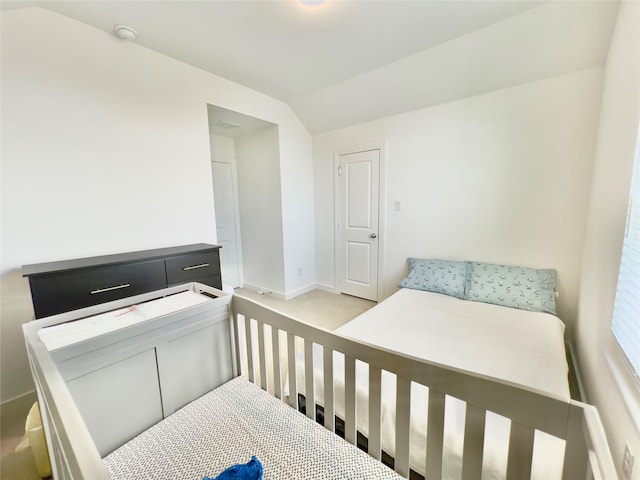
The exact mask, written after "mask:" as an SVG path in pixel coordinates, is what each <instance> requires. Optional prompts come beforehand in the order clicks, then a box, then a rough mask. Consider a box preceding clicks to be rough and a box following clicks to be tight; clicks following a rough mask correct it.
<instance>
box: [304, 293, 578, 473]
mask: <svg viewBox="0 0 640 480" xmlns="http://www.w3.org/2000/svg"><path fill="white" fill-rule="evenodd" d="M564 329H565V327H564V324H563V323H562V321H560V319H559V318H558V317H556V316H554V315H551V314H548V313H541V312H533V311H525V310H518V309H514V308H507V307H502V306H498V305H492V304H487V303H481V302H472V301H468V300H461V299H458V298H455V297H452V296H448V295H442V294H439V293H432V292H426V291H421V290H413V289H408V288H402V289H400V290H399V291H398V292H396V293H395V294H393V295H392V296H391V297H389V298H387V299H386V300H385V301H383V302H381V303H380V304H378V305H376V306H375V307H373V308H372V309H370V310H368V311H366V312H365V313H363V314H361V315H359V316H358V317H356V318H355V319H353V320H352V321H350V322H348V323H347V324H345V325H343V326H342V327H340V328H339V329H338V330H337V332H339V333H340V334H343V335H345V336H348V337H351V338H354V339H356V340H358V341H361V342H366V343H369V344H372V345H378V346H382V347H386V348H389V349H391V350H395V351H398V352H402V353H405V354H409V355H412V356H415V357H418V358H421V359H425V360H429V361H431V362H435V363H438V364H441V365H447V366H451V367H456V368H460V369H463V370H468V371H470V372H475V373H478V374H482V375H487V376H490V377H495V378H497V379H501V380H505V381H509V382H513V383H515V384H520V385H522V386H523V387H527V388H530V389H532V390H537V391H539V392H544V393H546V394H550V395H553V396H556V397H558V398H562V399H564V400H567V401H568V400H569V398H570V394H569V386H568V380H567V374H568V367H567V360H566V356H565V349H564ZM302 357H303V356H302V355H299V358H298V363H301V362H302V361H303V358H302ZM314 358H315V361H314V363H315V385H314V388H315V400H316V403H317V404H319V405H322V404H323V399H324V391H323V381H322V379H323V373H322V349H321V348H319V347H318V346H316V347H315V349H314ZM342 371H344V357H343V356H342V355H340V354H336V355H334V380H335V382H336V385H337V388H336V390H335V392H334V395H335V396H336V397H337V399H338V400H336V403H337V405H339V406H338V407H337V408H336V414H337V415H338V416H339V417H342V416H343V415H344V409H343V407H342V402H343V398H344V393H343V392H344V375H341V373H340V372H342ZM297 383H298V385H299V388H298V391H299V392H300V393H301V394H303V395H304V393H305V388H304V385H305V379H304V370H303V369H302V368H299V369H298V382H297ZM356 384H357V390H356V391H357V415H356V416H357V420H356V423H357V427H358V431H360V432H361V433H362V434H363V435H365V436H367V435H368V401H367V390H368V372H367V369H366V368H365V366H364V365H363V364H358V365H357V366H356ZM394 387H395V379H394V378H393V375H391V374H390V373H389V372H383V375H382V439H381V442H382V449H383V450H384V451H385V452H386V453H388V454H389V455H391V456H393V455H394V451H395V446H394V439H395V429H396V425H395V416H394V414H393V412H394V411H395V401H396V399H395V389H394ZM428 396H429V394H428V389H427V388H420V386H419V385H413V386H412V390H411V405H412V410H411V417H412V419H411V426H412V429H411V445H410V450H411V456H410V460H411V461H410V466H411V468H412V469H413V470H414V471H416V472H418V473H420V474H422V475H424V473H425V465H424V452H425V450H426V432H427V424H428ZM464 418H465V408H464V403H463V402H461V401H459V400H456V399H455V398H453V397H447V398H446V407H445V418H444V423H445V429H444V448H443V478H447V479H457V478H460V475H461V468H462V462H461V454H462V449H463V441H464ZM487 427H488V432H489V433H490V435H488V436H487V438H485V444H484V452H483V455H484V461H483V478H485V479H499V478H503V477H504V472H505V471H506V468H507V457H506V451H507V449H508V436H509V422H508V421H507V420H506V419H504V418H500V417H499V416H496V415H492V414H489V415H488V416H487ZM537 435H538V436H539V437H540V438H539V439H538V444H537V445H538V448H537V450H536V452H535V455H534V457H533V467H532V478H533V479H540V480H546V479H548V478H560V477H561V472H562V458H563V453H564V442H562V441H560V440H558V439H557V438H554V437H552V436H549V435H544V434H542V433H538V434H537Z"/></svg>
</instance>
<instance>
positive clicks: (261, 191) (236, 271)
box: [207, 105, 282, 289]
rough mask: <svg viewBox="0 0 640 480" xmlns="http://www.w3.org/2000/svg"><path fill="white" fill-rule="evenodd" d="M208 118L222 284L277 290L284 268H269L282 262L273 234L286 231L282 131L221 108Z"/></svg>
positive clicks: (213, 109)
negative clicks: (282, 196) (283, 204)
mask: <svg viewBox="0 0 640 480" xmlns="http://www.w3.org/2000/svg"><path fill="white" fill-rule="evenodd" d="M207 113H208V121H209V143H210V150H211V176H212V181H213V197H214V199H213V200H214V207H215V212H212V214H213V215H215V219H216V238H217V243H218V245H220V246H221V247H222V248H221V249H220V268H221V270H222V281H223V284H224V285H225V286H230V287H233V288H238V287H243V286H250V285H248V283H249V282H250V283H251V284H252V285H257V286H258V287H259V288H267V289H268V288H273V287H272V285H271V284H269V283H268V282H271V281H272V280H273V279H275V281H276V282H277V278H278V277H277V273H274V272H277V271H279V270H282V262H280V267H279V268H274V266H273V265H270V264H269V262H270V261H276V262H277V261H278V258H277V255H276V256H274V255H273V253H272V252H271V251H270V250H271V249H272V248H273V247H272V246H273V244H274V243H277V240H278V239H277V238H272V237H273V236H274V235H273V232H274V231H275V232H276V233H275V235H276V237H277V233H278V232H279V233H280V236H281V231H282V229H281V228H278V227H277V225H281V222H282V220H281V216H282V215H281V210H280V207H279V206H280V204H281V201H280V180H279V175H280V173H279V172H280V166H279V159H280V155H279V144H278V126H277V125H276V124H273V123H271V122H267V121H265V120H261V119H259V118H255V117H251V116H249V115H244V114H242V113H239V112H234V111H232V110H228V109H225V108H222V107H218V106H216V105H207ZM272 205H275V206H276V207H277V208H274V207H271V206H272ZM270 207H271V208H270ZM271 225H276V227H275V229H274V228H273V227H272V226H271ZM270 240H271V242H270ZM281 243H282V240H281V239H280V244H281ZM265 282H267V284H265ZM276 285H277V283H276Z"/></svg>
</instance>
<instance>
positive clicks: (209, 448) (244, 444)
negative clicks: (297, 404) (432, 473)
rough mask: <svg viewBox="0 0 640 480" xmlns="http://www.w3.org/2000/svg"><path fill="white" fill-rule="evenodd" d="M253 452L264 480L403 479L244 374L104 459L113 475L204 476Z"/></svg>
mask: <svg viewBox="0 0 640 480" xmlns="http://www.w3.org/2000/svg"><path fill="white" fill-rule="evenodd" d="M252 455H256V456H257V457H258V459H260V461H261V462H262V465H263V468H264V480H269V479H272V480H276V479H277V480H279V479H283V480H287V479H291V480H293V479H295V480H300V479H327V480H328V479H335V480H338V479H354V480H355V479H363V478H375V479H401V478H402V477H400V476H399V475H397V474H396V473H395V472H394V471H392V470H391V469H389V468H387V467H386V466H384V465H383V464H382V463H380V462H378V461H376V460H374V459H373V458H371V457H369V455H367V454H366V453H364V452H362V451H361V450H358V449H357V448H356V447H354V446H353V445H351V444H349V443H347V442H346V441H344V440H343V439H341V438H340V437H338V436H336V435H335V434H333V433H331V432H330V431H329V430H327V429H325V428H324V427H322V426H320V425H319V424H317V423H315V422H313V421H312V420H311V419H309V418H307V417H306V416H304V415H302V414H301V413H299V412H297V411H296V410H294V409H293V408H291V407H289V406H288V405H286V404H285V403H283V402H282V401H280V400H278V399H276V398H275V397H272V396H271V395H269V394H268V393H266V392H264V391H263V390H261V389H260V388H258V387H257V386H256V385H254V384H253V383H250V382H249V381H248V380H246V379H244V378H243V377H238V378H235V379H233V380H231V381H229V382H227V383H226V384H224V385H222V386H220V387H218V388H217V389H215V390H213V391H212V392H209V393H208V394H206V395H204V396H202V397H200V398H199V399H198V400H196V401H194V402H192V403H190V404H189V405H187V406H185V407H184V408H182V409H180V410H179V411H177V412H176V413H174V414H173V415H171V416H169V417H167V418H166V419H165V420H163V421H162V422H160V423H158V424H156V425H154V426H153V427H151V428H150V429H149V430H146V431H145V432H143V433H142V434H140V435H139V436H137V437H136V438H134V439H133V440H131V441H129V442H128V443H126V444H125V445H123V446H122V447H120V448H118V449H117V450H115V451H114V452H112V453H110V454H109V455H108V456H106V457H105V458H104V464H105V466H106V468H107V471H108V473H109V475H110V476H111V478H112V479H113V480H143V479H149V480H163V479H165V480H176V479H180V480H191V479H192V480H201V479H202V478H203V477H204V476H210V477H212V478H213V477H215V476H217V475H218V474H219V473H220V472H222V471H223V470H224V469H226V468H227V467H229V466H231V465H235V464H238V463H246V462H248V461H249V460H250V459H251V456H252Z"/></svg>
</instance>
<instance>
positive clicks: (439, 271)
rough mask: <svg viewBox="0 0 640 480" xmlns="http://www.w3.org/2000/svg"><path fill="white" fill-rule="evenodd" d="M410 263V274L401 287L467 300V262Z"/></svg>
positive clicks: (433, 260)
mask: <svg viewBox="0 0 640 480" xmlns="http://www.w3.org/2000/svg"><path fill="white" fill-rule="evenodd" d="M408 263H409V274H408V275H407V276H406V277H405V278H404V279H403V280H402V281H401V282H400V284H399V285H398V286H399V287H403V288H412V289H414V290H425V291H427V292H435V293H443V294H445V295H450V296H452V297H457V298H465V287H466V284H467V276H468V265H467V262H454V261H451V260H439V259H434V258H430V259H425V258H409V259H408Z"/></svg>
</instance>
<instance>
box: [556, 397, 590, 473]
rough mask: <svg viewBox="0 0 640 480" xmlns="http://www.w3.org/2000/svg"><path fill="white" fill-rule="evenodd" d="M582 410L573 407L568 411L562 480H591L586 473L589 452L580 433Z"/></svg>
mask: <svg viewBox="0 0 640 480" xmlns="http://www.w3.org/2000/svg"><path fill="white" fill-rule="evenodd" d="M583 421H584V420H583V413H582V409H578V408H575V407H574V406H573V405H572V406H571V408H570V409H569V422H568V423H567V444H566V447H565V449H564V467H563V470H562V478H563V480H571V479H573V478H591V477H592V476H590V475H589V472H588V468H587V466H588V463H589V452H588V451H587V446H586V444H585V441H584V434H583V433H582V422H583Z"/></svg>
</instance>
